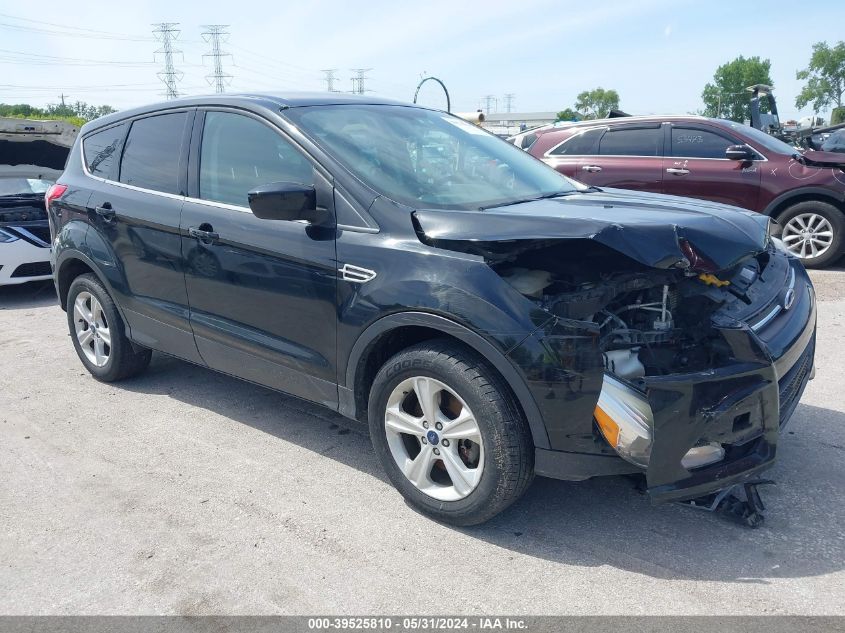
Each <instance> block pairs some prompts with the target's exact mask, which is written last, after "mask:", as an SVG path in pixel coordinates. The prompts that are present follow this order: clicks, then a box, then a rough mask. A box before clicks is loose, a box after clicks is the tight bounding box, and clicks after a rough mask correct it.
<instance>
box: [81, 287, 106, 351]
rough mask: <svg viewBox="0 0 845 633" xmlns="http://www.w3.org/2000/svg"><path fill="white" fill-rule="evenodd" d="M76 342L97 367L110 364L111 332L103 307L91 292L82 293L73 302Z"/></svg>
mask: <svg viewBox="0 0 845 633" xmlns="http://www.w3.org/2000/svg"><path fill="white" fill-rule="evenodd" d="M73 322H74V326H75V327H74V332H75V334H76V340H77V341H78V342H79V347H80V348H82V352H83V353H84V354H85V357H86V358H87V359H88V360H89V361H90V362H91V363H93V364H94V365H96V366H97V367H103V366H104V365H105V364H106V363H108V362H109V355H110V354H111V331H110V330H109V324H108V321H107V320H106V315H105V313H104V312H103V306H102V305H100V302H99V301H98V300H97V298H96V297H95V296H94V295H92V294H91V293H90V292H85V291H83V292H80V293H79V294H78V295H77V296H76V300H75V301H74V302H73Z"/></svg>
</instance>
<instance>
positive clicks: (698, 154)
mask: <svg viewBox="0 0 845 633" xmlns="http://www.w3.org/2000/svg"><path fill="white" fill-rule="evenodd" d="M737 144H738V142H737V141H734V140H731V139H729V138H727V137H725V136H722V135H721V134H716V133H715V132H710V131H708V130H703V129H701V128H691V127H675V126H672V150H671V154H670V155H671V156H674V157H677V158H725V150H726V149H728V146H729V145H737Z"/></svg>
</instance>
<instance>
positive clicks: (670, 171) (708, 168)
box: [512, 116, 845, 268]
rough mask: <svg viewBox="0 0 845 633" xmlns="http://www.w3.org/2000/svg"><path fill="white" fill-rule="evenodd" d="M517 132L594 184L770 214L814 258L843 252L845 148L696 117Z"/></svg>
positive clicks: (540, 153)
mask: <svg viewBox="0 0 845 633" xmlns="http://www.w3.org/2000/svg"><path fill="white" fill-rule="evenodd" d="M512 140H513V141H514V142H515V143H516V144H517V145H519V146H520V147H522V148H523V149H526V150H527V151H528V152H529V153H530V154H532V155H533V156H535V157H537V158H540V159H542V160H543V161H545V162H546V163H548V164H549V165H551V166H552V167H554V168H555V169H557V170H558V171H560V172H561V173H563V174H565V175H567V176H570V177H572V178H575V179H576V180H580V181H581V182H584V183H587V184H589V185H596V186H607V187H621V188H624V189H638V190H642V191H652V192H657V193H665V194H671V195H677V196H688V197H691V198H703V199H706V200H713V201H715V202H723V203H726V204H731V205H736V206H739V207H744V208H747V209H753V210H755V211H759V212H760V213H765V214H766V215H770V216H772V217H774V218H776V219H777V220H778V222H779V223H780V224H781V226H782V227H783V235H782V237H783V240H784V242H785V243H786V245H787V247H788V248H789V250H790V251H792V252H793V253H795V254H796V255H797V256H798V257H800V258H801V260H802V261H803V262H804V265H805V266H807V267H811V268H813V267H815V268H817V267H821V266H825V265H827V264H830V263H831V262H833V261H834V260H836V259H838V258H839V257H840V256H841V255H842V254H843V246H845V244H843V242H845V217H844V216H843V214H845V157H844V156H843V155H842V154H834V153H829V152H814V151H808V152H805V153H804V154H800V153H799V152H798V150H796V149H795V148H793V147H791V146H789V145H787V144H786V143H784V142H782V141H780V140H778V139H776V138H774V137H772V136H769V135H768V134H765V133H764V132H761V131H759V130H756V129H754V128H752V127H749V126H746V125H741V124H738V123H734V122H732V121H724V120H720V119H708V118H704V117H696V116H683V117H678V116H670V117H667V116H659V117H624V118H618V119H604V120H597V121H582V122H580V123H572V124H563V125H558V126H554V127H549V128H545V129H538V130H534V131H530V132H526V133H523V134H521V135H519V136H518V137H515V138H514V139H512Z"/></svg>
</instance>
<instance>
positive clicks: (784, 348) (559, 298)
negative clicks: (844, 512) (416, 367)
mask: <svg viewBox="0 0 845 633" xmlns="http://www.w3.org/2000/svg"><path fill="white" fill-rule="evenodd" d="M731 213H733V214H735V215H731V214H727V215H728V220H729V222H728V223H727V224H726V223H718V224H717V225H714V226H716V228H721V229H722V230H723V231H724V232H725V233H726V234H727V233H730V235H729V237H727V238H726V242H727V243H726V242H723V243H722V244H721V245H720V248H714V247H713V246H712V245H713V244H716V243H717V242H718V240H719V238H720V236H719V231H718V230H711V232H710V235H709V236H708V238H709V239H708V246H710V248H709V249H707V250H705V249H703V248H699V244H700V243H701V242H702V241H703V240H702V239H701V235H702V234H703V232H704V231H705V230H707V226H706V223H701V224H700V225H698V226H697V227H696V231H692V230H688V228H687V227H685V226H683V225H680V226H679V225H669V224H667V223H666V221H665V220H664V222H663V223H662V224H660V225H659V226H654V223H653V222H652V221H651V218H650V220H649V222H648V223H646V222H641V223H639V224H637V222H636V218H635V221H634V227H633V229H632V230H631V231H630V232H631V233H633V235H628V234H626V233H627V232H629V226H628V223H627V222H626V223H621V222H615V223H612V224H611V223H609V226H610V228H607V227H604V228H600V229H599V230H598V231H593V232H592V233H591V234H590V235H583V234H582V235H579V236H576V235H572V236H571V237H570V238H568V239H557V240H549V239H546V240H541V239H535V240H532V241H529V240H521V239H516V240H513V241H508V242H496V241H493V240H484V239H475V240H471V239H465V240H452V241H450V240H448V239H446V238H445V236H443V235H441V236H440V237H439V238H438V240H439V245H440V246H445V247H449V248H454V249H459V250H467V251H474V252H476V253H478V254H483V255H484V256H485V259H486V260H487V261H488V265H490V266H491V267H492V268H493V269H494V270H495V271H496V272H497V273H498V274H499V276H500V277H501V278H502V279H503V280H504V281H505V282H507V283H508V284H509V285H510V286H511V287H513V288H514V289H516V290H517V291H518V292H520V293H521V294H522V295H523V296H525V297H526V298H527V299H529V300H530V301H531V302H533V303H534V305H535V306H538V307H540V308H542V309H543V310H544V311H545V312H546V313H548V314H549V315H550V319H549V321H548V322H547V323H546V324H545V325H544V326H542V327H541V328H539V329H538V330H537V331H535V332H534V333H533V334H532V335H531V336H529V337H528V338H526V339H525V340H524V341H522V343H521V344H520V345H518V346H516V347H515V348H514V349H513V350H512V351H511V353H510V356H511V359H512V360H513V361H514V362H515V363H516V364H518V365H519V366H520V367H521V368H522V370H523V372H524V374H525V376H526V379H527V382H528V384H529V387H530V389H531V390H532V392H533V394H534V397H535V399H536V401H537V402H538V405H539V407H540V409H541V412H542V415H543V417H544V422H545V426H546V429H547V432H548V436H549V443H550V445H551V448H552V449H553V450H551V451H542V450H538V458H537V472H538V474H541V475H547V476H552V477H559V478H565V479H584V478H586V477H588V476H593V475H598V474H612V473H621V472H643V471H644V472H645V475H646V479H647V483H648V489H649V493H650V495H651V497H652V499H653V500H655V501H668V500H680V499H690V498H693V497H699V496H701V495H704V494H708V493H710V492H713V491H715V490H719V489H722V488H726V487H728V486H730V485H732V484H734V483H737V482H740V481H744V480H747V479H748V478H749V477H751V476H753V475H754V474H755V473H758V472H760V471H762V470H764V469H766V468H768V467H769V466H771V465H772V463H773V460H774V457H775V452H776V446H777V441H778V435H779V430H780V428H781V427H782V426H783V425H784V424H786V422H787V421H788V419H789V417H790V416H791V414H792V412H793V411H794V409H795V406H796V405H797V403H798V400H799V399H800V396H801V393H802V392H803V390H804V387H805V385H806V383H807V381H808V380H809V378H810V376H811V372H812V368H813V352H814V338H815V321H816V315H815V310H816V308H815V299H814V295H813V289H812V286H811V283H810V281H809V278H808V277H807V275H806V273H805V272H804V269H803V267H802V266H801V265H800V263H799V262H798V261H797V260H795V259H794V258H791V257H788V256H787V255H786V254H785V253H784V252H783V251H782V250H781V249H780V248H778V246H777V244H776V243H775V242H773V241H771V240H769V238H768V232H767V230H766V226H765V223H764V222H760V220H758V219H757V218H751V217H749V214H740V213H739V212H733V211H732V212H731ZM599 218H600V216H599ZM485 219H486V218H485ZM513 219H514V218H512V220H513ZM698 219H700V218H698ZM760 219H762V220H765V218H762V217H761V218H760ZM589 221H590V222H593V223H594V222H596V221H599V222H601V219H599V220H596V219H595V217H593V218H590V220H589ZM417 222H418V225H419V228H420V231H421V232H422V233H423V234H425V238H428V239H431V233H434V231H430V232H429V233H426V225H427V224H428V225H429V226H430V227H432V228H433V225H432V223H431V218H430V217H427V216H426V215H423V216H422V217H418V218H417ZM649 223H651V224H652V228H653V229H654V230H653V231H652V233H653V242H652V243H651V245H650V244H649V243H648V242H647V241H642V240H647V239H648V233H649V231H648V230H647V229H648V227H647V226H645V225H646V224H649ZM667 226H671V229H672V235H673V236H674V244H675V250H674V252H672V251H671V250H670V249H669V248H668V246H667V237H668V236H667V232H666V227H667ZM725 226H728V227H730V228H725ZM711 228H712V227H711ZM568 230H570V231H573V232H574V229H572V228H571V227H570V228H569V229H568ZM738 232H739V235H738V234H737V233H738ZM452 236H454V233H453V235H452ZM425 238H424V239H425ZM694 239H697V241H693V240H694ZM630 240H634V242H635V248H627V247H625V246H624V245H625V244H626V243H628V242H629V241H630ZM649 246H651V247H653V248H651V249H650V248H649ZM652 255H654V256H653V257H652ZM618 458H621V459H622V460H624V463H625V464H627V465H625V466H623V465H622V462H620V461H619V459H618Z"/></svg>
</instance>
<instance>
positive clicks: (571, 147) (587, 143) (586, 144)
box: [549, 128, 605, 156]
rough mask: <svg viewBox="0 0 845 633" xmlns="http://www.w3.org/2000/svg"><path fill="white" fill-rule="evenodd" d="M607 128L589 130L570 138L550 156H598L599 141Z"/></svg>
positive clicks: (550, 153)
mask: <svg viewBox="0 0 845 633" xmlns="http://www.w3.org/2000/svg"><path fill="white" fill-rule="evenodd" d="M604 130H605V128H599V129H596V130H587V131H586V132H581V133H580V134H576V135H575V136H571V137H569V138H568V139H567V140H565V141H564V142H563V143H561V144H560V145H558V146H557V147H556V148H554V149H553V150H552V151H551V152H549V155H550V156H567V155H568V156H590V155H593V154H598V148H599V139H600V138H601V135H602V134H603V133H604Z"/></svg>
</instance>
